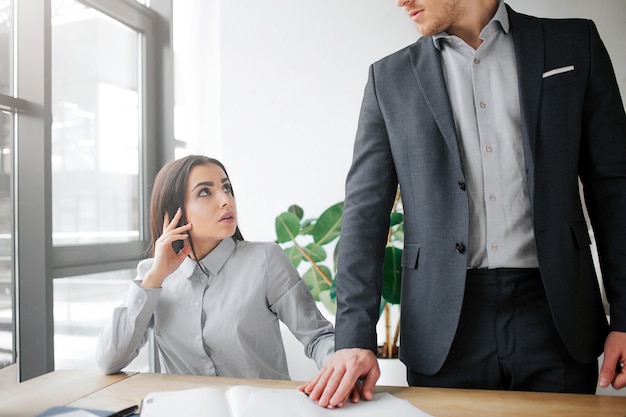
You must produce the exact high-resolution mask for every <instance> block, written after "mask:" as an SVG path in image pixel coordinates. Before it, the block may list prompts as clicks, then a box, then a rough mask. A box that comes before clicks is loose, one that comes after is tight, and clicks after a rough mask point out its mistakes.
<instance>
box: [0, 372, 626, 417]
mask: <svg viewBox="0 0 626 417" xmlns="http://www.w3.org/2000/svg"><path fill="white" fill-rule="evenodd" d="M241 384H243V385H254V386H259V387H273V388H289V387H296V386H298V385H299V383H298V382H291V381H268V380H257V379H236V378H217V377H202V376H185V375H162V374H148V373H137V374H119V375H113V376H104V375H101V374H99V373H97V372H96V371H56V372H52V373H50V374H47V375H44V376H41V377H39V378H35V379H33V380H31V381H27V382H24V383H22V384H19V385H16V386H15V387H14V388H13V389H11V390H9V392H2V393H0V416H1V417H9V416H10V417H26V416H28V417H32V416H33V415H35V414H37V413H38V412H41V411H43V410H44V409H46V408H48V407H50V406H53V405H71V406H76V407H85V408H95V409H103V410H116V409H121V408H124V407H127V406H129V405H133V404H139V403H140V401H141V399H142V398H143V397H144V396H145V395H146V394H147V393H148V392H151V391H168V390H178V389H188V388H197V387H200V386H207V385H209V386H213V387H218V388H226V387H228V386H230V385H241ZM377 390H378V391H386V392H389V393H391V394H393V395H395V396H397V397H399V398H404V399H407V400H409V401H411V403H413V404H414V405H415V406H417V407H419V408H420V409H422V410H424V411H426V412H427V413H430V414H432V415H433V416H436V417H447V416H463V417H472V416H480V417H492V416H507V417H515V416H524V417H527V416H532V415H541V416H567V417H583V416H584V417H605V416H606V417H609V416H610V417H624V416H626V397H613V396H599V395H575V394H548V393H529V392H508V391H483V390H459V389H444V388H418V387H378V388H377Z"/></svg>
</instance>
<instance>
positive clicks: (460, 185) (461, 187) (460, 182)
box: [459, 181, 465, 191]
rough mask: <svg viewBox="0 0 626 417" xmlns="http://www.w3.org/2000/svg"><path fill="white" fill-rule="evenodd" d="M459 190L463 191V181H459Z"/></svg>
mask: <svg viewBox="0 0 626 417" xmlns="http://www.w3.org/2000/svg"><path fill="white" fill-rule="evenodd" d="M459 188H460V189H461V190H463V191H465V183H464V182H463V181H459Z"/></svg>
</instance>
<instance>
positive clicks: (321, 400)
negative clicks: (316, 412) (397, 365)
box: [298, 348, 380, 408]
mask: <svg viewBox="0 0 626 417" xmlns="http://www.w3.org/2000/svg"><path fill="white" fill-rule="evenodd" d="M379 377H380V369H379V367H378V360H377V359H376V355H374V352H372V351H371V350H368V349H356V348H355V349H341V350H338V351H337V352H335V353H334V354H333V356H331V357H330V359H328V361H326V363H325V364H324V367H322V369H321V370H320V372H319V373H318V374H317V375H316V376H315V377H314V378H313V379H311V380H310V381H309V382H307V383H305V384H304V385H301V386H300V387H298V389H299V390H300V391H302V392H304V393H305V394H307V395H308V396H309V399H311V400H312V401H316V402H317V404H318V405H319V406H321V407H327V408H335V407H343V406H344V405H345V403H346V401H347V400H348V399H350V401H352V402H357V401H359V399H360V397H361V395H362V396H363V398H365V399H366V400H371V399H372V397H373V395H374V388H375V386H376V381H378V378H379ZM361 381H362V383H363V385H362V386H361V385H360V383H361ZM359 391H360V392H359Z"/></svg>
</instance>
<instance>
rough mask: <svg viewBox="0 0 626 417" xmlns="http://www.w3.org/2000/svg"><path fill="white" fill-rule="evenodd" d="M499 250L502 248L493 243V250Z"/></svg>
mask: <svg viewBox="0 0 626 417" xmlns="http://www.w3.org/2000/svg"><path fill="white" fill-rule="evenodd" d="M498 249H500V247H499V246H498V244H497V243H492V244H491V250H494V251H497V250H498Z"/></svg>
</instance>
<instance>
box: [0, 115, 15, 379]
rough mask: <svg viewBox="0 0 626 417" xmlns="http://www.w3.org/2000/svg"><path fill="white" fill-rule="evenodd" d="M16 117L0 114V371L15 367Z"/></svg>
mask: <svg viewBox="0 0 626 417" xmlns="http://www.w3.org/2000/svg"><path fill="white" fill-rule="evenodd" d="M12 138H13V115H12V114H11V113H7V112H0V368H3V367H4V366H6V365H8V364H10V363H13V295H12V294H13V264H12V251H11V248H12V247H13V239H12V235H13V226H12V224H13V204H12V203H11V201H12V199H11V182H12V175H13V166H12V163H11V161H12V159H11V148H12V146H11V143H12V142H13V141H12Z"/></svg>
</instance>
